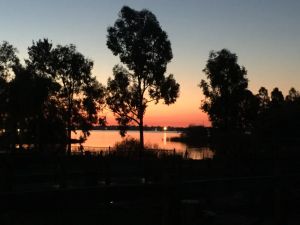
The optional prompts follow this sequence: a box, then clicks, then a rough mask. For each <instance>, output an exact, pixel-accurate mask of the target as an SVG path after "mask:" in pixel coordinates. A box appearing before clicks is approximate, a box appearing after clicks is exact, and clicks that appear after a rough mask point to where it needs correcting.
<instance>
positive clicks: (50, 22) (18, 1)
mask: <svg viewBox="0 0 300 225" xmlns="http://www.w3.org/2000/svg"><path fill="white" fill-rule="evenodd" d="M123 5H128V6H130V7H132V8H134V9H136V10H141V9H143V8H146V9H149V10H150V11H152V12H153V13H154V14H155V15H156V16H157V19H158V21H159V22H160V25H161V26H162V29H163V30H165V31H166V32H167V33H168V35H169V39H170V41H171V44H172V49H173V55H174V58H173V60H172V62H171V63H170V64H169V65H168V73H173V74H174V76H175V78H176V80H177V81H178V82H179V83H180V85H181V91H180V97H179V99H178V100H177V102H176V103H175V104H174V105H171V106H164V105H162V104H158V105H155V106H152V105H151V106H150V107H149V108H148V110H147V112H146V118H145V122H146V124H147V125H162V126H187V125H189V124H201V125H202V124H204V125H209V122H208V118H207V116H206V115H205V114H204V113H203V112H201V110H200V109H199V106H200V102H201V99H203V96H202V94H201V90H200V88H199V87H198V86H197V85H198V84H199V82H200V80H201V79H203V78H204V73H203V72H202V69H203V68H204V67H205V63H206V60H207V59H208V54H209V52H210V51H211V50H220V49H222V48H228V49H229V50H230V51H232V52H235V53H236V54H237V55H238V57H239V64H240V65H244V66H245V67H246V69H247V71H248V78H249V88H250V89H251V91H253V92H254V93H257V90H258V89H259V87H261V86H265V87H266V88H267V89H269V91H271V89H273V88H274V87H279V89H280V90H282V91H283V93H284V94H286V93H287V91H288V90H289V89H290V87H295V88H296V89H297V90H300V13H299V12H300V1H299V0H151V1H150V0H147V1H146V0H131V1H129V0H128V1H125V0H84V1H83V0H51V1H49V0H0V8H1V13H0V27H1V28H2V29H1V32H0V41H3V40H7V41H9V42H10V43H11V44H13V45H14V46H15V47H17V48H18V50H19V55H20V58H26V57H27V55H26V51H27V47H28V46H30V45H31V44H32V41H33V40H38V39H40V38H49V39H50V40H52V42H53V43H54V44H69V43H73V44H75V45H76V46H77V48H78V50H79V51H80V52H81V53H83V54H84V55H85V56H86V57H88V58H90V59H92V60H93V61H94V71H93V73H94V75H96V76H97V78H98V80H99V81H100V82H101V83H103V84H106V81H107V78H108V77H109V76H111V74H112V68H113V66H114V65H115V64H116V63H118V62H119V59H118V57H115V56H113V54H112V53H111V51H110V50H109V49H108V48H107V47H106V35H107V32H106V29H107V27H108V26H110V25H113V24H114V22H115V20H116V19H117V15H118V12H119V11H120V9H121V8H122V6H123ZM108 116H109V118H110V119H109V122H110V124H111V121H112V119H111V118H112V117H111V115H109V114H108Z"/></svg>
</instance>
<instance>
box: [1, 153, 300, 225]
mask: <svg viewBox="0 0 300 225" xmlns="http://www.w3.org/2000/svg"><path fill="white" fill-rule="evenodd" d="M0 159H1V170H0V171H1V173H0V175H1V176H0V177H1V183H0V184H1V185H0V187H1V191H0V201H1V202H0V224H1V225H2V224H3V225H6V224H8V225H22V224H24V225H27V224H30V225H31V224H38V225H48V224H49V225H50V224H51V225H56V224H57V225H68V224H70V225H85V224H87V225H89V224H91V225H94V224H112V225H115V224H116V225H117V224H120V225H122V224H124V225H127V224H128V225H148V224H149V225H150V224H151V225H152V224H157V225H159V224H162V225H165V224H180V225H192V224H193V225H194V224H195V225H197V224H207V225H210V224H211V225H223V224H224V225H227V224H230V225H235V224H237V225H242V224H245V225H255V224H257V225H258V224H261V225H265V224H266V225H267V224H276V225H279V224H282V225H283V224H286V225H294V224H295V225H298V224H300V176H299V174H300V165H299V162H298V158H294V159H287V158H280V159H274V158H273V159H272V158H269V159H260V160H258V159H247V160H238V161H236V160H205V161H192V160H183V159H180V158H178V157H167V158H162V159H141V160H138V159H128V158H127V159H125V158H118V157H99V156H97V157H96V156H70V157H53V156H45V155H37V154H32V155H30V154H27V155H20V154H14V155H12V154H10V155H1V157H0Z"/></svg>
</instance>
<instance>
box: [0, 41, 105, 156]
mask: <svg viewBox="0 0 300 225" xmlns="http://www.w3.org/2000/svg"><path fill="white" fill-rule="evenodd" d="M16 52H17V51H16V49H15V48H14V47H13V46H12V45H10V44H8V43H7V42H3V44H2V45H1V46H0V75H1V76H0V77H1V78H0V80H1V82H0V85H1V92H0V98H1V100H2V101H1V103H0V104H1V106H0V112H1V123H0V125H1V129H2V135H1V136H2V139H4V140H5V141H4V142H6V143H7V144H10V145H11V147H12V148H14V147H15V145H16V144H19V145H20V146H22V145H23V144H27V145H32V144H33V145H34V147H35V148H38V149H43V148H44V147H45V146H47V145H49V144H51V145H52V146H53V145H62V146H63V145H65V144H67V145H68V152H70V151H71V132H72V131H73V132H75V131H76V130H81V131H82V132H83V137H82V139H84V138H85V137H86V136H87V135H88V134H89V132H88V131H89V129H91V128H92V126H93V125H94V124H98V125H99V123H100V125H103V122H104V118H102V117H100V116H99V111H101V109H102V106H103V105H104V96H105V91H104V87H103V86H102V85H101V84H100V83H99V82H98V81H97V80H96V78H95V77H94V76H92V74H91V70H92V67H93V62H92V61H91V60H88V59H86V58H85V57H84V56H83V55H82V54H81V53H79V52H77V50H76V47H75V46H74V45H66V46H60V45H57V46H56V47H55V48H54V47H53V45H52V43H51V42H49V41H48V40H47V39H44V40H39V41H37V42H33V45H32V46H31V47H29V48H28V55H29V58H28V59H26V60H25V66H23V65H21V64H20V63H19V59H18V57H17V56H16ZM4 142H2V143H4ZM43 146H44V147H43ZM62 146H61V147H62Z"/></svg>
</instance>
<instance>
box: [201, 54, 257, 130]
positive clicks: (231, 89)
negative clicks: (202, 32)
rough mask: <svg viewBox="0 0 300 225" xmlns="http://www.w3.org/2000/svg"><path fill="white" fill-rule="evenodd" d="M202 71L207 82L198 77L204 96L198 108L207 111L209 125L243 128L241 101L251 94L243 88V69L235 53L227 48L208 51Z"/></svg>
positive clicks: (245, 84) (245, 87)
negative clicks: (207, 57) (210, 123)
mask: <svg viewBox="0 0 300 225" xmlns="http://www.w3.org/2000/svg"><path fill="white" fill-rule="evenodd" d="M203 72H204V73H205V75H206V77H207V79H208V82H207V81H205V80H201V82H200V85H199V86H200V88H201V89H202V91H203V94H204V97H205V99H204V100H203V101H202V104H201V109H202V110H203V111H204V112H206V113H208V115H209V118H210V120H211V122H212V125H213V127H216V128H219V129H221V130H226V131H228V130H237V129H243V128H244V127H245V124H244V121H245V120H246V119H245V118H244V117H245V114H244V112H245V109H246V108H245V105H247V104H248V103H247V104H246V103H245V101H246V102H249V101H248V100H247V99H252V96H251V94H250V95H249V93H248V90H247V86H248V79H247V78H246V75H247V71H246V69H245V67H242V66H240V65H239V64H238V63H237V56H236V54H234V53H231V52H230V51H229V50H227V49H222V50H221V51H218V52H215V51H212V52H211V53H210V55H209V59H208V61H207V64H206V67H205V68H204V70H203ZM251 102H252V100H251Z"/></svg>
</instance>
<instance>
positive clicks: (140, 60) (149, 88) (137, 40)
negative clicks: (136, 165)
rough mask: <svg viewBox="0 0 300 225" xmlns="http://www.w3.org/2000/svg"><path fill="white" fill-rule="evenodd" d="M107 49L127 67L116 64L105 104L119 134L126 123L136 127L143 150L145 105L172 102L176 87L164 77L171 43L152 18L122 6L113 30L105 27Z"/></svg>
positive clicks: (177, 88) (176, 93)
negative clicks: (118, 127)
mask: <svg viewBox="0 0 300 225" xmlns="http://www.w3.org/2000/svg"><path fill="white" fill-rule="evenodd" d="M107 46H108V48H109V49H110V50H111V51H112V52H113V54H114V55H118V56H119V57H120V61H121V62H122V63H123V64H124V65H126V67H127V68H125V67H123V66H120V65H117V66H115V67H114V69H113V78H109V80H108V83H107V86H108V87H107V89H108V97H107V103H108V105H109V107H110V109H111V110H112V111H113V113H114V114H115V116H116V119H117V121H118V123H119V125H120V128H121V130H120V131H121V135H124V134H125V132H126V127H127V125H128V124H129V123H131V122H134V123H136V124H137V125H138V126H139V130H140V144H141V149H143V148H144V136H143V127H144V115H145V111H146V108H147V106H148V104H149V103H150V102H152V101H154V102H155V103H158V102H159V100H161V99H163V100H164V103H165V104H167V105H169V104H172V103H174V102H175V101H176V98H177V97H178V93H179V84H178V83H176V81H175V79H174V77H173V75H169V76H165V72H166V69H167V63H168V62H170V61H171V59H172V57H173V56H172V50H171V43H170V41H169V40H168V36H167V34H166V32H165V31H163V30H162V29H161V27H160V25H159V22H158V21H157V19H156V17H155V15H154V14H153V13H151V12H150V11H148V10H142V11H136V10H133V9H131V8H129V7H127V6H124V7H123V8H122V9H121V11H120V13H119V18H118V19H117V21H116V22H115V24H114V26H113V27H108V36H107Z"/></svg>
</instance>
